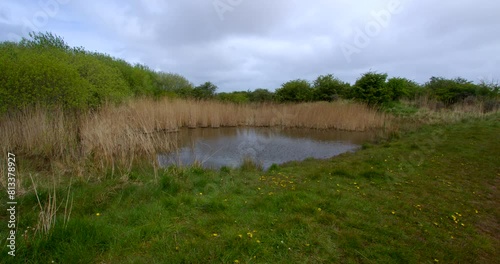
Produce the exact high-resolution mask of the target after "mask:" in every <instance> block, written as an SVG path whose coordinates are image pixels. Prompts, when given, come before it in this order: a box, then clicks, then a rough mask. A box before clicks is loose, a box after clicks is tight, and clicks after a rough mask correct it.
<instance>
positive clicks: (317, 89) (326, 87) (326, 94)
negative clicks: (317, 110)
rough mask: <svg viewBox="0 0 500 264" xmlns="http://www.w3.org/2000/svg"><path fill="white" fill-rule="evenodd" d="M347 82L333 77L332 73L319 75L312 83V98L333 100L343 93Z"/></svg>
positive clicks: (346, 87) (347, 85)
mask: <svg viewBox="0 0 500 264" xmlns="http://www.w3.org/2000/svg"><path fill="white" fill-rule="evenodd" d="M348 87H349V84H348V83H345V82H342V81H341V80H340V79H337V78H335V77H334V76H333V75H332V74H328V75H320V76H319V77H318V78H317V79H316V80H315V81H314V83H313V88H314V99H315V100H318V101H334V100H336V99H338V98H339V97H340V96H341V95H343V94H344V93H345V91H346V89H348Z"/></svg>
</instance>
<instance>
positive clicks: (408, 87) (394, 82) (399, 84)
mask: <svg viewBox="0 0 500 264" xmlns="http://www.w3.org/2000/svg"><path fill="white" fill-rule="evenodd" d="M386 85H387V88H388V90H389V91H390V92H391V94H392V100H393V101H397V100H400V99H402V98H409V99H414V98H415V97H416V96H417V95H419V94H421V93H422V89H421V88H420V86H419V85H418V84H417V83H416V82H414V81H411V80H408V79H406V78H400V77H393V78H390V79H389V80H387V84H386Z"/></svg>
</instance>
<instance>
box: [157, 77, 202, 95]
mask: <svg viewBox="0 0 500 264" xmlns="http://www.w3.org/2000/svg"><path fill="white" fill-rule="evenodd" d="M156 85H157V86H158V88H159V89H160V91H162V93H165V94H166V93H169V92H170V93H174V94H177V95H179V96H180V97H183V98H187V97H189V95H190V94H191V93H192V91H193V89H194V86H193V84H192V83H191V82H190V81H189V80H188V79H186V78H185V77H184V76H182V75H180V74H177V73H164V72H159V73H158V74H156Z"/></svg>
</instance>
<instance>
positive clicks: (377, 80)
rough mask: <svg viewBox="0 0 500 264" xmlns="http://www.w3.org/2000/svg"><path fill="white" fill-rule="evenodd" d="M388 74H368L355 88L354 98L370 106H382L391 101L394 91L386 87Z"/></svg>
mask: <svg viewBox="0 0 500 264" xmlns="http://www.w3.org/2000/svg"><path fill="white" fill-rule="evenodd" d="M386 79H387V74H385V73H376V72H367V73H365V74H363V75H362V76H361V78H359V79H358V80H357V81H356V83H355V84H354V87H353V91H352V92H353V94H352V95H353V98H355V99H357V100H360V101H362V102H365V103H367V104H368V105H380V104H384V103H387V102H389V101H391V99H392V91H391V90H390V89H389V88H388V86H387V85H386Z"/></svg>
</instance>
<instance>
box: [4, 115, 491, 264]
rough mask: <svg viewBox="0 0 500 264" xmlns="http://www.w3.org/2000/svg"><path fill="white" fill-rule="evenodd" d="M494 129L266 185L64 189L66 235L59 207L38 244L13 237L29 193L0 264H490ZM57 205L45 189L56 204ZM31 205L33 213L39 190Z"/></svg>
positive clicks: (298, 170) (411, 142) (213, 175)
mask: <svg viewBox="0 0 500 264" xmlns="http://www.w3.org/2000/svg"><path fill="white" fill-rule="evenodd" d="M499 121H500V116H499V115H498V114H496V115H493V116H490V117H488V118H485V119H481V120H466V121H463V122H460V123H456V124H452V125H446V126H437V125H434V126H426V127H423V128H421V129H419V130H417V131H415V132H412V133H408V134H404V135H402V136H401V137H400V138H399V139H394V140H392V141H388V142H382V143H379V144H376V145H370V147H369V148H364V149H362V150H360V151H358V152H356V153H348V154H344V155H341V156H338V157H335V158H332V159H329V160H312V159H308V160H306V161H303V162H291V163H289V164H285V165H281V166H273V167H272V170H270V171H269V172H261V171H258V169H256V168H250V169H228V168H223V169H221V170H220V171H210V170H204V169H201V168H186V169H182V168H175V167H171V168H168V169H165V170H159V171H158V174H157V175H155V173H154V171H153V170H152V169H150V168H136V169H134V170H133V171H132V172H131V173H130V175H129V176H128V177H118V176H115V177H110V176H108V177H107V178H105V179H104V180H100V181H94V182H92V181H90V182H88V181H79V182H76V181H75V180H73V185H72V188H71V190H72V191H71V194H72V196H73V199H74V204H73V209H72V213H71V219H70V221H69V224H68V225H67V227H64V226H63V224H62V223H63V219H62V218H63V212H62V211H63V209H61V208H63V206H62V207H60V209H59V216H58V218H57V222H56V225H55V228H54V229H53V230H52V231H51V233H50V234H49V235H47V236H41V235H36V236H35V237H33V230H32V228H30V229H29V230H28V231H26V233H25V230H27V228H28V226H29V227H33V226H36V219H37V217H38V213H39V209H38V204H37V199H36V196H35V195H34V193H33V192H29V193H27V194H25V195H24V196H22V197H20V198H19V205H18V207H19V208H21V209H20V211H19V214H20V215H19V221H20V222H19V230H18V232H19V235H18V238H17V243H18V249H17V256H16V257H15V258H10V257H6V256H7V251H6V247H5V242H2V251H1V254H2V258H1V259H0V262H3V263H6V262H7V261H8V262H9V263H51V262H52V261H54V263H210V262H214V263H234V262H235V261H236V260H238V261H239V262H240V263H438V262H439V263H495V262H496V261H495V260H498V259H500V256H499V253H498V252H499V251H498V249H499V248H500V244H499V239H498V234H499V233H500V232H499V230H498V220H499V210H498V208H500V207H499V204H498V201H499V193H498V191H497V186H498V181H499V178H500V165H499V163H498V157H500V140H498V135H499V134H500V125H499V124H500V122H499ZM20 158H22V157H20ZM94 178H97V177H94ZM66 191H67V186H64V185H61V186H59V187H58V188H57V197H58V199H59V200H58V202H59V203H61V204H62V203H63V197H66ZM38 192H39V195H40V197H41V200H42V202H43V201H46V200H47V198H46V197H47V196H48V194H49V192H50V189H49V188H45V189H44V188H40V189H39V190H38ZM2 206H4V205H2ZM3 209H4V208H2V211H3V212H5V210H3ZM97 214H98V215H97ZM1 218H2V219H0V220H1V221H0V222H5V223H6V216H4V214H2V216H1ZM0 230H1V237H6V230H5V225H2V229H0ZM22 233H25V234H26V237H27V238H23V236H21V235H20V234H22Z"/></svg>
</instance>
